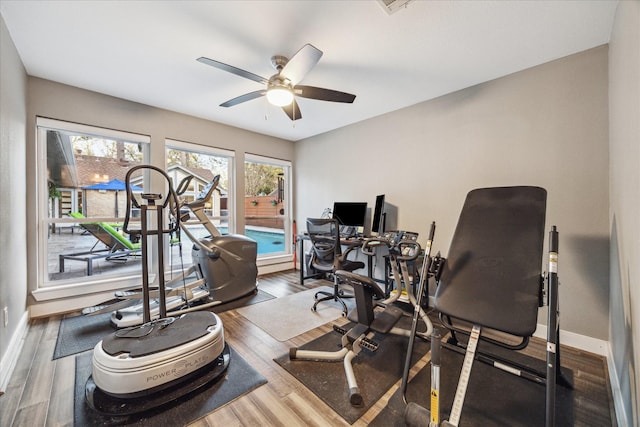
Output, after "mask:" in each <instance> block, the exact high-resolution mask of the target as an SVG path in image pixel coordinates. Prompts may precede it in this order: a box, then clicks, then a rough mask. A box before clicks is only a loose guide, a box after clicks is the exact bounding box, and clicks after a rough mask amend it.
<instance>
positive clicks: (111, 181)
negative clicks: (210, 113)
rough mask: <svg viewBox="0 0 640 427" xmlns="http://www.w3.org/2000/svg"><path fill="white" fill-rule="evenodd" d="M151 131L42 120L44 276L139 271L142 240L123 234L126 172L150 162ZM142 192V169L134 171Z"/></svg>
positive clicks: (82, 277) (59, 280)
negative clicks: (138, 173) (148, 133)
mask: <svg viewBox="0 0 640 427" xmlns="http://www.w3.org/2000/svg"><path fill="white" fill-rule="evenodd" d="M148 142H149V138H148V137H146V136H141V135H136V134H130V133H126V132H118V131H112V130H108V129H100V128H95V127H90V126H84V125H77V124H72V123H66V122H59V121H55V120H49V119H40V118H39V119H38V133H37V144H38V152H39V153H40V156H41V158H43V159H45V160H46V168H39V170H38V174H39V177H38V201H39V204H38V212H39V218H40V224H41V226H40V227H39V238H38V240H39V244H38V248H39V252H40V257H39V258H40V259H41V260H43V262H42V264H41V266H40V274H39V276H40V277H41V280H40V283H42V284H43V285H44V286H52V285H61V284H65V285H66V284H73V283H83V282H93V283H95V282H100V281H104V280H107V279H112V278H114V277H126V276H132V275H139V274H140V271H141V262H140V250H139V243H136V242H135V241H132V240H131V239H130V236H128V235H126V234H124V232H123V230H122V223H123V221H124V216H125V210H126V203H127V192H126V187H125V184H124V180H125V175H126V173H127V171H128V170H129V169H130V168H131V167H132V166H135V165H139V164H141V163H145V162H147V157H148V151H149V150H148V145H149V144H148ZM135 179H136V183H135V184H134V186H133V187H132V188H133V189H134V191H138V192H139V191H142V188H143V186H144V183H145V177H144V176H142V175H141V176H138V177H135Z"/></svg>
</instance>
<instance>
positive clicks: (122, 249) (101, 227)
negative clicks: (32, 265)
mask: <svg viewBox="0 0 640 427" xmlns="http://www.w3.org/2000/svg"><path fill="white" fill-rule="evenodd" d="M69 216H70V217H72V218H76V219H83V218H86V217H85V216H84V215H82V214H81V213H79V212H70V213H69ZM80 227H82V228H83V229H84V230H85V231H87V232H89V233H91V234H92V235H93V236H94V237H95V238H96V239H98V241H97V242H96V243H95V245H93V247H91V249H89V250H88V251H83V252H75V253H72V254H60V255H59V260H60V272H61V273H62V272H64V261H65V260H67V259H70V260H74V261H84V262H86V263H87V276H91V275H92V274H93V261H94V260H96V259H101V258H104V259H106V260H107V261H126V260H127V259H128V258H129V257H131V256H137V255H139V254H140V251H141V250H142V248H141V245H140V243H132V242H131V241H129V239H127V238H126V237H125V236H123V235H122V234H120V233H119V232H118V230H116V229H115V228H113V226H111V225H110V224H107V223H105V222H85V223H80ZM100 242H102V243H103V244H104V245H105V246H106V247H105V248H103V249H98V248H96V246H98V243H100Z"/></svg>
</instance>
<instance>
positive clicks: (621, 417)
mask: <svg viewBox="0 0 640 427" xmlns="http://www.w3.org/2000/svg"><path fill="white" fill-rule="evenodd" d="M607 349H608V351H607V368H608V370H609V381H610V382H611V394H612V395H613V406H614V408H615V411H616V421H617V423H618V426H619V427H628V426H631V418H630V414H627V412H626V410H625V407H624V403H623V398H622V392H621V391H620V381H618V375H617V372H616V365H615V363H613V360H614V359H613V353H612V350H611V346H610V345H608V346H607Z"/></svg>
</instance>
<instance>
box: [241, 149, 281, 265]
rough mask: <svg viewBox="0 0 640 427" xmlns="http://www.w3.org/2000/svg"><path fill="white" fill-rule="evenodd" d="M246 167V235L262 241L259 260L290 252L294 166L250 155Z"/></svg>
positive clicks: (259, 241)
mask: <svg viewBox="0 0 640 427" xmlns="http://www.w3.org/2000/svg"><path fill="white" fill-rule="evenodd" d="M244 168H245V200H244V211H245V234H246V235H247V236H248V237H251V238H252V239H254V240H255V241H257V242H258V257H264V256H269V255H274V254H283V253H289V252H290V247H289V246H290V245H287V244H286V242H287V241H288V240H287V238H286V236H287V235H288V230H289V200H288V193H289V192H288V191H287V182H288V180H289V170H290V167H289V166H288V165H286V164H282V162H277V161H275V160H270V159H268V158H264V157H258V156H250V160H247V161H246V162H245V165H244Z"/></svg>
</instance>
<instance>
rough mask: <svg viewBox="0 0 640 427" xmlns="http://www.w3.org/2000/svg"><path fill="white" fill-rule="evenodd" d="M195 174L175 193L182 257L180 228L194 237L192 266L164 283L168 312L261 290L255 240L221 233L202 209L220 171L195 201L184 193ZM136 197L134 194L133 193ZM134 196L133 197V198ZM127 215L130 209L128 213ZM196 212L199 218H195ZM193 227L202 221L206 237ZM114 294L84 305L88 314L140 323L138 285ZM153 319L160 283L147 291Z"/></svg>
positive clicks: (120, 322)
mask: <svg viewBox="0 0 640 427" xmlns="http://www.w3.org/2000/svg"><path fill="white" fill-rule="evenodd" d="M192 179H193V176H192V175H189V176H187V177H185V178H184V179H182V181H181V182H180V183H179V185H178V187H177V189H176V191H175V193H176V195H177V196H178V198H177V202H175V203H176V209H173V210H172V214H171V215H170V218H171V221H172V223H176V224H179V226H177V227H176V228H175V231H174V233H175V234H177V236H178V239H177V241H176V242H174V243H175V244H177V245H178V247H179V250H180V257H182V241H181V238H180V236H181V233H182V232H184V233H185V234H186V235H187V236H188V237H189V239H190V240H191V241H192V242H193V247H192V261H193V262H192V265H191V266H190V267H189V268H188V269H187V270H186V271H184V269H183V271H182V272H181V273H180V274H179V275H178V276H177V277H175V278H173V279H171V280H169V281H168V282H167V283H166V290H165V292H164V293H163V297H164V298H165V301H166V309H167V312H168V313H169V314H170V315H180V314H184V313H188V312H191V311H197V310H203V309H207V308H211V307H215V306H218V305H221V304H224V303H227V302H230V301H233V300H236V299H238V298H242V297H244V296H246V295H250V294H251V293H255V292H256V291H257V275H258V268H257V265H256V258H257V243H256V242H255V241H254V240H252V239H250V238H248V237H246V236H243V235H222V234H221V233H220V231H219V230H218V229H217V228H216V227H215V225H214V224H213V223H212V222H211V221H210V220H209V218H208V217H207V215H206V214H205V212H204V209H205V205H206V203H207V202H209V200H211V197H212V195H213V192H214V191H215V189H216V188H217V186H218V183H219V181H220V175H216V176H215V177H214V178H213V179H212V180H211V181H210V182H209V183H208V184H207V186H206V187H205V188H204V189H203V190H202V191H201V192H200V193H199V194H198V196H197V197H196V199H195V200H194V201H192V202H187V201H186V199H185V198H183V197H182V196H183V194H184V193H185V191H186V189H187V188H188V186H189V184H190V182H191V180H192ZM132 197H133V196H132ZM134 200H135V198H134ZM127 214H128V212H127ZM191 215H193V216H194V217H195V218H193V219H192V218H191ZM193 226H203V227H204V228H205V230H206V232H207V233H208V236H207V237H197V236H196V235H195V234H194V232H193V231H192V227H193ZM114 296H115V298H114V299H112V300H110V301H107V302H105V303H103V304H100V305H97V306H94V307H89V308H85V309H84V310H83V311H82V313H83V314H84V315H95V314H101V313H107V312H112V314H111V324H112V325H113V326H114V327H116V328H125V327H130V326H134V325H139V324H140V323H142V313H143V304H142V301H141V297H142V294H141V291H140V289H133V290H127V291H118V292H116V293H115V294H114ZM149 296H150V298H152V300H151V302H150V311H151V318H152V319H155V318H157V317H158V316H159V312H160V308H159V299H160V294H159V291H158V287H157V286H156V285H154V286H152V289H151V290H150V294H149Z"/></svg>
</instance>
